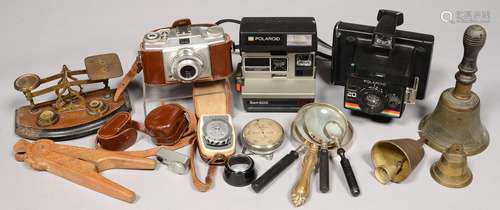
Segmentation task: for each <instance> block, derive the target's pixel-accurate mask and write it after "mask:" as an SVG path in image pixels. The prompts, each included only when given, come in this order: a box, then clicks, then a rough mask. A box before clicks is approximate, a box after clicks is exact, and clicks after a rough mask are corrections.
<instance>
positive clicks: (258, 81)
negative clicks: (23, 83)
mask: <svg viewBox="0 0 500 210" xmlns="http://www.w3.org/2000/svg"><path fill="white" fill-rule="evenodd" d="M239 46H240V52H241V59H242V61H241V63H240V64H239V68H238V73H237V75H236V90H237V91H238V92H240V93H241V96H242V98H243V105H244V108H245V110H246V111H248V112H295V111H297V110H299V109H300V107H302V106H303V105H305V104H308V103H311V102H314V97H315V92H316V81H315V73H316V65H315V51H316V49H317V37H316V22H315V20H314V18H312V17H246V18H243V19H242V20H241V26H240V45H239Z"/></svg>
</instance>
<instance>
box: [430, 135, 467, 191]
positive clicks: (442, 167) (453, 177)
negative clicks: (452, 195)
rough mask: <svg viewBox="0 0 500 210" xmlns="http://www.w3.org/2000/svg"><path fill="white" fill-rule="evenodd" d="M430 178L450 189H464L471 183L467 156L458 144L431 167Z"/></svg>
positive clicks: (452, 146)
mask: <svg viewBox="0 0 500 210" xmlns="http://www.w3.org/2000/svg"><path fill="white" fill-rule="evenodd" d="M431 176H432V178H434V180H436V182H438V183H439V184H441V185H444V186H446V187H451V188H462V187H466V186H467V185H469V184H470V183H471V182H472V173H471V171H470V169H469V167H468V166H467V156H466V155H465V152H464V148H463V146H462V145H460V144H453V145H451V147H450V148H448V150H446V152H445V153H443V155H442V156H441V159H440V160H438V161H437V162H435V163H434V164H433V165H432V167H431Z"/></svg>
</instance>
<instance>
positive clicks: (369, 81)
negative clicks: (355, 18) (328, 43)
mask: <svg viewBox="0 0 500 210" xmlns="http://www.w3.org/2000/svg"><path fill="white" fill-rule="evenodd" d="M377 20H378V25H377V26H376V27H373V26H366V25H358V24H352V23H344V22H338V23H337V24H336V26H335V30H334V32H333V34H334V36H333V46H334V48H333V52H332V53H333V54H332V55H333V61H332V62H333V65H332V66H333V74H332V82H334V83H335V84H337V85H343V86H345V90H344V107H345V108H347V109H351V110H358V111H361V112H364V113H367V114H371V115H381V116H385V117H396V118H399V117H401V114H402V113H403V111H404V108H405V104H413V103H415V101H416V99H423V98H424V96H425V90H426V86H427V79H428V75H429V68H430V63H431V57H432V48H433V45H434V36H432V35H428V34H420V33H414V32H408V31H400V30H396V26H399V25H401V24H403V13H401V12H396V11H390V10H379V12H378V16H377Z"/></svg>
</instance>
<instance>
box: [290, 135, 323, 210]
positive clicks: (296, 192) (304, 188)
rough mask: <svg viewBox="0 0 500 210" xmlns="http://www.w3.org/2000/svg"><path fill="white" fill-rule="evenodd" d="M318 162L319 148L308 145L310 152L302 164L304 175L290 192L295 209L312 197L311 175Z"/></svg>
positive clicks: (302, 174)
mask: <svg viewBox="0 0 500 210" xmlns="http://www.w3.org/2000/svg"><path fill="white" fill-rule="evenodd" d="M317 160H318V147H317V146H315V145H312V144H309V145H308V150H307V152H306V154H305V156H304V160H303V162H302V173H301V175H300V177H299V179H298V180H297V182H296V183H295V185H294V186H293V188H292V191H290V199H291V200H292V203H293V205H294V206H295V207H298V206H301V205H302V204H304V203H305V202H306V200H307V199H308V198H309V195H310V180H311V175H312V173H313V171H314V167H315V166H316V161H317Z"/></svg>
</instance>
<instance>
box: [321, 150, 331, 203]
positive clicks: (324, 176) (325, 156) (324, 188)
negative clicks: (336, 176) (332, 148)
mask: <svg viewBox="0 0 500 210" xmlns="http://www.w3.org/2000/svg"><path fill="white" fill-rule="evenodd" d="M329 156H330V152H329V151H328V149H326V148H322V149H321V150H320V151H319V189H320V191H321V192H322V193H327V192H328V191H330V165H329Z"/></svg>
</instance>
